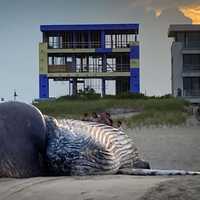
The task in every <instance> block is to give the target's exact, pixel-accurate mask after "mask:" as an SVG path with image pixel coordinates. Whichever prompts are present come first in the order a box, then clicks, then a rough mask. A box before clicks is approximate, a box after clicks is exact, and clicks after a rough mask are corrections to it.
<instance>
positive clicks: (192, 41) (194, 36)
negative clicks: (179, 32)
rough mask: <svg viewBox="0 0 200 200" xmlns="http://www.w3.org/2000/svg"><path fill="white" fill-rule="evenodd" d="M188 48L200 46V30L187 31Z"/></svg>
mask: <svg viewBox="0 0 200 200" xmlns="http://www.w3.org/2000/svg"><path fill="white" fill-rule="evenodd" d="M186 48H200V32H188V33H186Z"/></svg>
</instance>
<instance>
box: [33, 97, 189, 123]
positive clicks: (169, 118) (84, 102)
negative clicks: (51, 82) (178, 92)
mask: <svg viewBox="0 0 200 200" xmlns="http://www.w3.org/2000/svg"><path fill="white" fill-rule="evenodd" d="M34 105H35V106H37V107H38V108H39V109H40V110H41V111H42V112H43V113H44V114H47V115H51V116H54V117H57V118H63V117H67V118H75V119H80V118H81V117H82V116H83V114H84V113H92V112H97V113H99V112H104V111H108V110H110V109H115V108H122V109H123V108H125V109H131V110H132V111H136V112H139V114H137V115H134V116H131V117H129V118H125V117H124V118H120V119H119V120H121V121H123V123H124V124H126V125H127V126H128V127H135V126H143V125H179V124H182V123H184V122H185V121H186V119H187V116H188V113H187V111H186V109H185V108H186V107H187V106H189V103H188V102H186V101H184V100H181V99H175V98H173V97H171V96H170V95H165V96H162V97H155V96H153V97H147V96H145V95H143V94H138V95H135V94H134V95H132V94H131V95H123V94H122V95H120V96H117V97H113V96H106V97H104V98H100V97H99V96H97V95H87V94H86V95H83V94H82V96H76V97H68V96H64V97H60V98H58V99H55V100H53V101H44V102H40V103H35V104H34Z"/></svg>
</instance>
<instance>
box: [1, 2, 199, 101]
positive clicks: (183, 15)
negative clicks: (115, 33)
mask: <svg viewBox="0 0 200 200" xmlns="http://www.w3.org/2000/svg"><path fill="white" fill-rule="evenodd" d="M188 2H189V3H188ZM89 23H139V24H140V36H139V40H140V45H141V63H140V65H141V68H140V69H141V92H143V93H145V94H147V95H163V94H168V93H170V92H171V54H170V47H171V43H172V39H170V38H168V34H167V32H168V27H169V24H177V23H178V24H179V23H181V24H182V23H184V24H189V23H200V0H196V1H195V0H176V1H174V0H72V1H71V0H56V1H55V0H34V1H32V0H0V98H5V100H12V99H13V93H14V90H16V92H17V94H18V97H17V99H18V100H20V101H25V102H31V101H32V100H33V99H35V98H38V93H39V91H38V75H39V67H38V63H39V62H38V60H39V59H38V43H39V42H41V39H42V34H41V32H40V25H41V24H89ZM64 88H65V85H63V84H58V83H57V84H53V85H52V83H51V88H50V90H55V89H56V91H57V95H59V94H64V93H65V91H64V90H65V89H64Z"/></svg>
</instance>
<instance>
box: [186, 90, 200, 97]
mask: <svg viewBox="0 0 200 200" xmlns="http://www.w3.org/2000/svg"><path fill="white" fill-rule="evenodd" d="M183 95H184V96H185V97H190V96H193V97H200V89H199V90H183Z"/></svg>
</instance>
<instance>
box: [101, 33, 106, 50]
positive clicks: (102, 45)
mask: <svg viewBox="0 0 200 200" xmlns="http://www.w3.org/2000/svg"><path fill="white" fill-rule="evenodd" d="M100 46H101V47H100V48H102V49H104V48H105V31H101V45H100Z"/></svg>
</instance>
